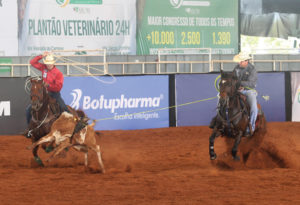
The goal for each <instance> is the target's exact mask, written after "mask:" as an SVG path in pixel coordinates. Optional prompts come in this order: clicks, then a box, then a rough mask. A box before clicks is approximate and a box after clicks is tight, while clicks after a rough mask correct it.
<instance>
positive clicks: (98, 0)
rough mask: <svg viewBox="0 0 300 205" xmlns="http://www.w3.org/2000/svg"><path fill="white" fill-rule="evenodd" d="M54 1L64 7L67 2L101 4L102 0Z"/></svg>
mask: <svg viewBox="0 0 300 205" xmlns="http://www.w3.org/2000/svg"><path fill="white" fill-rule="evenodd" d="M56 3H57V4H59V5H60V6H61V7H65V6H67V5H68V4H102V0H56Z"/></svg>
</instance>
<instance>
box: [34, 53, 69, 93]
mask: <svg viewBox="0 0 300 205" xmlns="http://www.w3.org/2000/svg"><path fill="white" fill-rule="evenodd" d="M42 58H43V56H42V55H40V56H36V57H35V58H33V59H32V60H31V61H30V64H31V65H32V66H33V67H34V68H36V69H38V70H40V71H42V77H43V80H44V82H46V83H48V84H49V87H48V88H47V90H48V91H50V92H60V90H61V89H62V86H63V83H64V75H63V74H62V72H61V71H60V70H58V69H57V68H56V67H55V66H54V67H53V68H52V69H51V70H48V69H47V66H46V65H45V64H43V63H40V62H39V60H41V59H42Z"/></svg>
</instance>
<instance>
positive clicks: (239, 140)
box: [231, 131, 243, 161]
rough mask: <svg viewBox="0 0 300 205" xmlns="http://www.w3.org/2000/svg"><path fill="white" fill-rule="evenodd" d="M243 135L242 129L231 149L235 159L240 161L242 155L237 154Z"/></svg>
mask: <svg viewBox="0 0 300 205" xmlns="http://www.w3.org/2000/svg"><path fill="white" fill-rule="evenodd" d="M242 135H243V132H241V131H240V132H239V134H238V135H237V137H236V138H235V141H234V145H233V148H232V150H231V154H232V157H233V159H234V160H235V161H240V157H239V156H238V155H237V151H238V146H239V144H240V142H241V137H242Z"/></svg>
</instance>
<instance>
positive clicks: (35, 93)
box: [28, 78, 85, 166]
mask: <svg viewBox="0 0 300 205" xmlns="http://www.w3.org/2000/svg"><path fill="white" fill-rule="evenodd" d="M30 83H31V88H30V99H31V108H32V109H31V115H32V118H31V120H30V123H29V126H28V129H29V131H28V133H29V135H30V136H31V140H32V142H33V143H34V142H36V141H38V140H39V139H40V138H41V137H43V136H45V135H47V134H48V133H49V132H50V130H51V126H52V124H53V122H54V121H55V120H56V119H57V118H58V117H59V116H60V114H61V112H62V111H61V110H60V107H59V105H58V103H57V102H56V100H55V99H54V98H52V97H50V95H48V91H47V89H46V87H45V85H44V82H43V80H42V79H36V78H31V79H30ZM68 108H69V110H70V112H71V113H72V114H73V115H74V116H77V117H80V118H84V117H85V114H84V113H83V112H82V111H75V110H74V109H72V108H71V107H69V106H68ZM38 148H39V147H38V146H37V147H35V148H34V149H33V150H32V154H33V156H34V159H35V161H36V162H37V163H38V164H39V165H40V166H44V165H43V162H42V160H41V159H40V157H39V156H38ZM43 148H44V149H45V151H47V149H46V148H47V147H43ZM47 152H48V151H47Z"/></svg>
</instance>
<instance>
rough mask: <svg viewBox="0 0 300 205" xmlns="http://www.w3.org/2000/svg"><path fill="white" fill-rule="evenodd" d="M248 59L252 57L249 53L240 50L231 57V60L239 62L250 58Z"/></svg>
mask: <svg viewBox="0 0 300 205" xmlns="http://www.w3.org/2000/svg"><path fill="white" fill-rule="evenodd" d="M250 59H252V57H251V55H250V54H248V53H242V52H241V53H239V54H237V55H235V56H234V57H233V61H234V62H236V63H240V62H242V61H246V60H250Z"/></svg>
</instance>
